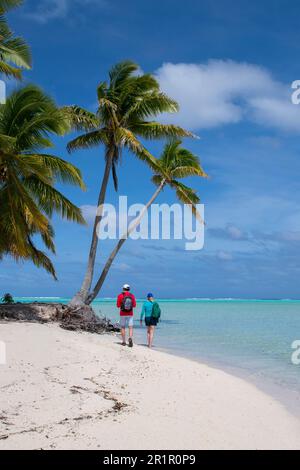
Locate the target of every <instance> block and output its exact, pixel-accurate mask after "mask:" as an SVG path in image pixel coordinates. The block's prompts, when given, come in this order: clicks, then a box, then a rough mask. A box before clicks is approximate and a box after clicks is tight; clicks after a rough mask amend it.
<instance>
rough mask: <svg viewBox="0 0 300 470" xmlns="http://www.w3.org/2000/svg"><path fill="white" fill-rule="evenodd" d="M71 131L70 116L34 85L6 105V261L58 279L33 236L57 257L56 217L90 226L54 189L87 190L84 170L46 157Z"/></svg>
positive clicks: (0, 202)
mask: <svg viewBox="0 0 300 470" xmlns="http://www.w3.org/2000/svg"><path fill="white" fill-rule="evenodd" d="M66 130H68V123H67V122H66V119H65V115H64V113H63V112H62V111H61V110H59V109H58V108H57V107H56V105H55V103H54V102H53V101H52V99H51V98H49V97H48V96H47V95H45V94H44V93H43V91H42V90H41V89H39V88H38V87H36V86H34V85H28V86H26V87H24V88H21V89H19V90H17V91H15V92H14V93H12V94H11V95H10V96H9V97H8V99H7V101H6V104H4V105H1V106H0V207H1V211H0V234H1V235H0V256H4V255H6V254H9V255H11V256H13V257H14V258H15V259H30V260H31V261H33V263H35V264H36V265H37V266H43V267H44V268H45V269H46V270H47V271H49V272H50V273H51V274H52V275H53V276H55V271H54V267H53V265H52V263H51V261H50V259H49V258H48V257H47V256H46V255H45V254H44V253H43V252H42V251H40V250H38V249H37V248H36V246H35V244H34V241H33V237H34V236H35V235H38V234H39V235H40V236H41V237H42V240H43V242H44V244H45V245H46V247H47V248H48V249H49V250H50V251H51V252H55V248H54V242H53V237H54V231H53V228H52V226H51V224H50V221H49V219H50V218H51V216H52V214H53V213H54V212H56V213H58V214H59V215H61V216H62V217H64V218H66V219H68V220H72V221H75V222H78V223H84V219H83V217H82V214H81V211H80V209H78V208H77V207H76V206H75V205H74V204H72V203H71V201H69V200H68V199H67V198H66V197H65V196H64V195H63V194H62V193H61V192H60V191H58V190H57V189H55V187H54V185H55V183H56V182H57V181H62V182H67V183H71V184H73V185H76V186H79V187H81V188H84V184H83V182H82V179H81V174H80V171H79V170H78V169H77V168H76V167H74V166H73V165H72V164H71V163H69V162H67V161H65V160H62V159H61V158H58V157H57V156H54V155H51V154H48V153H42V151H43V150H44V149H46V148H49V147H51V146H52V142H51V139H50V137H51V135H53V134H54V135H62V134H64V133H65V132H66Z"/></svg>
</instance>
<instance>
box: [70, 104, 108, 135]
mask: <svg viewBox="0 0 300 470" xmlns="http://www.w3.org/2000/svg"><path fill="white" fill-rule="evenodd" d="M61 110H62V112H63V113H64V115H65V117H66V119H67V121H68V122H69V125H70V129H73V130H77V131H82V130H86V131H90V130H92V129H97V128H98V127H99V126H100V121H99V118H98V117H97V116H96V114H94V113H92V112H90V111H87V110H86V109H84V108H81V107H80V106H64V107H63V108H62V109H61Z"/></svg>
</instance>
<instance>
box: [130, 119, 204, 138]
mask: <svg viewBox="0 0 300 470" xmlns="http://www.w3.org/2000/svg"><path fill="white" fill-rule="evenodd" d="M130 130H131V131H132V132H134V133H135V134H137V135H140V136H141V137H144V138H145V139H164V138H166V137H195V135H194V134H193V133H192V132H189V131H187V130H185V129H183V128H182V127H180V126H175V125H174V124H161V123H159V122H156V121H151V122H147V121H145V122H139V121H137V122H133V123H130Z"/></svg>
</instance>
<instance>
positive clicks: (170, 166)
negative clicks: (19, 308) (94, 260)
mask: <svg viewBox="0 0 300 470" xmlns="http://www.w3.org/2000/svg"><path fill="white" fill-rule="evenodd" d="M181 143H182V142H181V141H180V140H175V139H172V140H171V141H170V142H168V143H167V144H166V146H165V148H164V151H163V153H162V155H161V157H160V158H159V159H158V160H157V165H156V173H155V174H154V176H153V177H152V181H153V183H154V184H155V185H156V186H157V189H156V191H155V193H154V194H153V196H152V197H151V199H150V200H149V201H148V202H147V204H146V205H145V207H144V208H143V210H142V211H141V213H140V215H139V216H138V217H137V218H136V219H135V220H134V221H133V222H132V223H131V224H130V225H129V227H128V229H127V233H124V234H123V236H122V237H121V238H120V240H119V241H118V243H117V245H116V247H115V248H114V250H113V251H112V252H111V254H110V256H109V258H108V259H107V262H106V264H105V266H104V268H103V271H102V273H101V276H100V277H99V280H98V282H97V283H96V285H95V287H94V289H93V291H92V292H91V294H90V295H89V296H88V299H87V303H88V304H90V303H91V302H92V301H93V300H94V299H95V298H96V297H97V295H98V293H99V292H100V290H101V288H102V286H103V283H104V281H105V279H106V277H107V274H108V272H109V269H110V267H111V265H112V263H113V261H114V259H115V257H116V256H117V254H118V252H119V251H120V249H121V248H122V246H123V245H124V243H125V241H126V240H127V238H128V237H129V235H130V234H131V233H132V232H133V231H134V229H135V228H136V227H137V226H138V225H139V224H140V223H141V220H142V218H143V216H144V215H145V213H146V212H147V211H148V209H149V207H150V206H151V204H153V202H154V201H155V200H156V198H157V197H158V195H159V194H160V193H161V191H162V190H163V189H164V187H165V186H167V185H168V186H170V187H171V188H172V189H174V190H175V191H176V196H177V198H178V199H179V201H180V202H182V203H184V204H189V205H190V206H191V209H192V211H193V214H194V215H195V216H196V217H197V219H198V220H200V221H201V222H202V220H201V217H200V214H199V213H198V211H197V207H196V204H198V203H199V202H200V199H199V197H198V196H197V194H196V192H195V190H194V189H191V188H189V187H188V186H185V185H184V184H183V183H181V182H179V181H178V178H184V177H187V176H200V177H202V178H205V177H207V175H206V173H205V172H204V170H203V169H202V167H201V164H200V161H199V159H198V157H197V156H196V155H194V154H193V153H192V152H190V151H189V150H187V149H185V148H183V147H182V146H181Z"/></svg>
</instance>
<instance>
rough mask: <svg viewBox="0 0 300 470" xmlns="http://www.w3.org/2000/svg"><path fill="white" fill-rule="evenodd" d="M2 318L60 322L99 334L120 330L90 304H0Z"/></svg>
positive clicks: (64, 326)
mask: <svg viewBox="0 0 300 470" xmlns="http://www.w3.org/2000/svg"><path fill="white" fill-rule="evenodd" d="M0 320H4V321H24V322H36V323H49V322H58V323H59V324H60V326H61V328H63V329H65V330H70V331H79V330H81V331H87V332H89V333H97V334H101V333H107V332H117V331H120V328H119V327H118V326H117V325H115V324H114V323H112V322H111V321H110V320H109V319H107V318H106V317H98V316H97V315H96V314H95V312H94V311H93V309H92V308H91V307H90V306H88V305H84V306H80V307H72V306H69V305H64V304H55V303H52V304H46V303H38V302H35V303H31V304H23V303H16V304H12V305H0Z"/></svg>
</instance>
